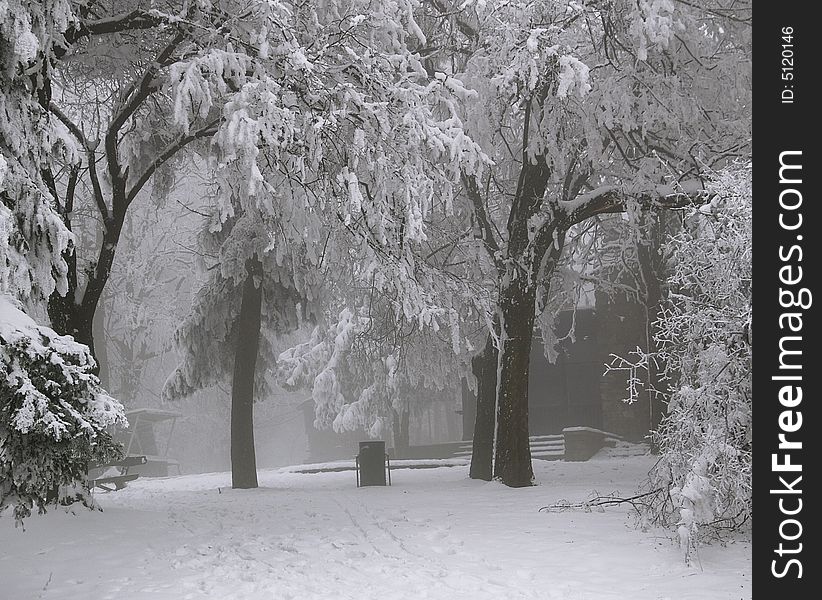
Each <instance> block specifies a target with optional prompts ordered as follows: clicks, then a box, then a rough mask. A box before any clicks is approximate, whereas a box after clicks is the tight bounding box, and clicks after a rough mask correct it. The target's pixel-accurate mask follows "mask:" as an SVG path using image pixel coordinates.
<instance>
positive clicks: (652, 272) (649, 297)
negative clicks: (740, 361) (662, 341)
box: [637, 212, 668, 454]
mask: <svg viewBox="0 0 822 600" xmlns="http://www.w3.org/2000/svg"><path fill="white" fill-rule="evenodd" d="M641 219H642V221H641V224H642V225H643V226H644V227H643V230H644V233H645V235H644V238H643V239H640V240H639V243H638V244H637V262H638V263H639V273H640V284H641V287H642V290H641V293H642V296H643V297H642V303H643V308H644V311H645V344H646V352H647V353H648V354H649V355H651V356H652V357H654V359H653V360H649V361H648V369H647V381H646V382H645V387H646V391H647V393H648V428H649V431H651V432H654V431H657V430H658V429H659V426H660V424H661V423H662V419H663V417H664V416H665V413H666V412H667V408H668V407H667V403H666V400H665V394H664V390H665V387H666V386H665V384H664V382H662V381H661V379H660V376H661V373H662V372H663V371H664V368H665V366H664V365H663V364H660V363H659V357H658V356H657V345H656V341H655V339H654V336H655V333H656V320H657V316H658V314H659V310H660V306H661V304H662V300H663V298H664V290H663V287H662V284H661V282H662V281H663V279H664V268H665V267H664V264H663V260H662V256H661V255H660V252H659V246H660V237H661V235H662V230H663V218H662V215H660V214H658V213H656V212H646V213H643V214H642V216H641ZM659 450H660V449H659V446H658V443H657V439H656V436H655V435H651V453H652V454H659Z"/></svg>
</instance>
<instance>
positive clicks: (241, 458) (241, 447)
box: [231, 259, 263, 489]
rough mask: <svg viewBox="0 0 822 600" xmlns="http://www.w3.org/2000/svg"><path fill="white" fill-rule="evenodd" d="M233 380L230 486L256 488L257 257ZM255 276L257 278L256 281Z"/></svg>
mask: <svg viewBox="0 0 822 600" xmlns="http://www.w3.org/2000/svg"><path fill="white" fill-rule="evenodd" d="M246 270H247V271H248V276H247V277H246V280H245V283H244V284H243V300H242V304H241V306H240V316H239V327H238V336H237V350H236V352H235V354H234V380H233V382H232V386H231V487H233V488H235V489H236V488H240V489H247V488H255V487H257V456H256V454H255V451H254V373H255V371H256V367H257V353H258V349H259V344H260V324H261V320H262V319H261V308H262V297H263V289H262V282H261V281H259V278H260V277H262V266H261V265H260V263H259V261H257V260H256V259H252V260H249V261H248V263H247V264H246ZM255 277H256V278H257V279H258V281H256V282H255V281H254V279H255Z"/></svg>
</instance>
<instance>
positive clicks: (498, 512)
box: [0, 456, 751, 600]
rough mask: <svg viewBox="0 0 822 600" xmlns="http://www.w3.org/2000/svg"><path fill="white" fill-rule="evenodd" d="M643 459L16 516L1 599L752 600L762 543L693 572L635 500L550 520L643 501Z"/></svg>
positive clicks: (299, 477)
mask: <svg viewBox="0 0 822 600" xmlns="http://www.w3.org/2000/svg"><path fill="white" fill-rule="evenodd" d="M651 461H652V459H651V458H650V457H645V456H634V457H622V458H618V457H610V458H603V457H599V458H597V457H595V458H594V459H593V460H591V461H589V462H585V463H565V462H544V461H535V464H534V468H535V471H536V475H537V480H538V482H539V484H540V485H538V486H534V487H531V488H525V489H508V488H505V487H504V486H502V485H501V484H498V483H494V482H492V483H486V482H478V481H472V480H470V479H468V472H467V467H465V466H451V467H441V468H429V469H419V470H410V469H401V470H395V471H394V472H393V473H392V475H393V486H392V487H367V488H359V489H357V488H356V487H355V480H354V473H353V472H350V471H344V472H329V473H313V474H304V473H293V472H288V470H285V469H284V470H269V471H261V472H260V485H261V487H260V488H259V489H255V490H232V489H230V476H229V475H228V474H226V473H216V474H205V475H190V476H182V477H171V478H165V479H147V478H145V479H140V480H137V481H135V482H133V483H131V484H129V485H128V487H127V488H125V489H123V490H121V491H119V492H114V493H108V494H98V496H97V497H98V499H99V503H100V504H101V505H102V507H103V508H104V512H102V513H99V512H89V511H86V510H82V509H78V511H77V513H76V514H75V515H72V514H66V513H65V512H62V511H59V510H54V511H50V512H49V514H47V515H45V516H44V517H32V518H31V519H30V520H28V521H27V523H26V530H25V531H22V530H21V529H19V528H17V529H15V527H14V524H13V522H12V521H11V519H10V518H9V515H4V516H3V517H2V518H0V599H2V600H29V599H31V600H35V599H40V598H43V599H48V598H55V599H58V598H59V599H60V600H72V599H78V600H79V599H82V600H106V599H117V600H142V599H146V600H182V599H192V600H194V599H205V598H208V599H214V600H218V599H219V600H246V599H247V600H257V599H261V600H262V599H267V600H286V599H292V600H312V599H349V598H350V599H352V600H353V599H356V600H372V599H373V600H377V599H379V600H392V599H414V600H416V599H422V598H429V599H438V600H457V599H466V600H468V599H470V600H484V599H494V600H509V599H510V600H514V599H519V598H529V599H539V600H554V599H556V600H583V599H585V600H609V599H614V600H643V599H649V600H662V599H670V600H674V599H675V600H689V599H692V600H711V599H716V600H720V599H721V600H736V599H747V598H750V597H751V560H750V541H749V539H748V540H737V541H735V542H733V543H730V544H728V545H727V546H726V547H721V546H719V545H713V546H703V547H701V548H700V550H699V555H698V559H699V564H695V565H694V566H690V567H689V566H686V565H685V564H684V561H683V558H682V554H681V552H680V550H679V548H678V547H677V546H676V545H675V544H674V543H673V542H672V541H671V539H670V538H669V537H668V535H667V533H666V532H662V531H651V532H642V531H640V530H638V529H636V528H634V526H633V520H632V519H631V518H630V516H629V511H628V509H627V508H625V507H617V508H609V509H607V510H605V511H604V512H587V513H586V512H553V513H546V512H538V509H539V508H540V507H541V506H545V505H548V504H552V503H554V502H557V501H559V500H568V501H578V500H583V499H586V498H587V497H588V496H589V494H590V493H591V492H592V491H594V490H595V491H597V492H599V493H601V494H605V493H609V492H613V491H619V492H621V493H622V494H623V495H626V496H627V495H631V494H632V493H633V492H634V490H635V486H636V484H637V482H638V481H639V480H640V479H641V478H642V477H643V475H644V473H645V472H646V471H647V469H648V468H649V467H650V465H651V464H652V463H651Z"/></svg>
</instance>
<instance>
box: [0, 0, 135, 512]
mask: <svg viewBox="0 0 822 600" xmlns="http://www.w3.org/2000/svg"><path fill="white" fill-rule="evenodd" d="M73 23H74V17H73V15H72V8H71V3H70V2H66V1H62V0H57V1H48V2H39V3H21V2H15V1H11V2H6V1H3V2H0V114H2V115H3V118H2V119H0V511H4V510H5V509H6V508H10V507H11V508H13V512H14V516H15V518H16V519H17V520H18V521H22V519H24V518H25V517H27V516H28V515H30V514H31V511H32V509H33V508H35V507H36V508H37V509H38V510H39V511H40V512H43V511H44V510H45V507H46V505H47V504H49V503H54V502H58V501H61V500H66V501H68V500H69V499H68V498H67V497H63V498H61V491H60V490H62V491H63V492H64V491H65V490H64V489H63V487H64V486H66V487H70V488H72V495H73V496H74V498H72V499H73V500H80V501H82V502H83V503H84V504H86V505H88V506H90V505H91V497H90V495H89V493H88V490H87V489H85V487H84V486H83V481H84V479H85V477H86V470H87V466H88V462H89V461H92V460H94V461H106V460H108V459H111V458H114V457H117V456H118V455H119V452H120V447H119V446H118V445H116V444H115V443H114V442H113V441H112V439H111V437H110V435H109V433H108V432H107V431H106V429H107V428H108V427H109V426H112V425H117V424H123V423H124V421H125V418H124V416H123V407H122V406H121V405H120V404H119V403H118V402H117V401H115V400H113V399H112V398H110V397H109V396H108V395H107V394H106V393H105V392H104V391H103V390H102V389H101V388H100V382H99V380H98V379H97V378H96V376H95V375H94V374H93V370H94V369H95V366H96V365H95V362H94V359H93V358H92V356H91V355H90V354H89V350H88V348H87V347H86V346H84V345H82V344H78V343H76V342H75V341H74V340H73V339H72V338H71V337H66V336H60V335H58V334H57V333H55V332H54V331H53V330H51V329H49V328H47V327H41V326H38V325H37V324H36V323H35V322H34V321H33V320H32V319H31V318H30V317H29V316H28V315H27V314H26V313H25V312H23V310H22V309H23V304H20V302H21V301H22V302H24V303H25V305H26V307H27V309H28V310H33V311H34V312H37V309H38V306H39V304H40V303H41V302H43V301H44V300H45V299H46V298H48V297H49V295H51V294H52V293H54V292H56V293H58V294H65V293H66V292H67V291H68V290H69V288H70V284H71V272H70V269H69V268H68V265H67V263H66V261H65V260H64V258H65V256H67V255H68V254H69V253H70V251H71V250H72V246H73V243H74V236H73V235H72V233H71V231H70V230H69V228H68V227H67V220H66V217H67V214H66V212H65V211H66V210H67V211H69V212H70V211H71V206H70V205H68V206H66V205H64V206H62V207H61V206H58V205H56V204H55V203H54V191H55V189H56V188H55V183H54V180H53V178H52V177H51V176H50V169H51V167H52V166H53V165H54V164H62V165H64V166H65V168H66V171H67V172H68V173H69V175H68V181H69V184H68V185H69V186H72V185H75V184H76V169H77V165H78V162H77V160H78V157H77V155H76V152H75V148H74V144H73V142H72V140H71V136H70V134H69V132H68V131H67V129H66V128H65V126H64V125H63V124H61V123H60V122H59V121H56V120H54V119H52V118H50V117H49V114H48V111H47V110H46V104H47V97H48V95H49V94H50V86H49V81H48V78H43V77H41V75H42V74H43V72H44V69H46V70H47V68H48V66H47V65H48V60H47V59H46V56H50V55H51V50H52V48H51V45H52V44H53V40H54V39H56V38H59V37H60V36H61V35H62V34H63V32H65V31H67V30H68V29H69V28H70V27H71V26H72V24H73ZM72 173H74V174H73V175H72Z"/></svg>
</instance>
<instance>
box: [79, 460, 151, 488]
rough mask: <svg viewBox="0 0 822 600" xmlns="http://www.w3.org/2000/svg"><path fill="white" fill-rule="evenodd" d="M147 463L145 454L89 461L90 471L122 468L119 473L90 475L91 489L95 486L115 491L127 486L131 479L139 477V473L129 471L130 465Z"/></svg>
mask: <svg viewBox="0 0 822 600" xmlns="http://www.w3.org/2000/svg"><path fill="white" fill-rule="evenodd" d="M144 464H146V457H145V456H126V457H125V458H123V459H121V460H115V461H112V462H110V463H105V464H100V463H89V467H88V471H89V473H90V472H91V471H95V470H100V471H102V472H103V473H105V470H107V469H110V468H112V467H113V468H115V469H118V468H119V469H121V471H120V474H119V475H102V476H101V477H89V480H88V484H89V487H90V489H94V488H95V487H98V488H100V489H101V490H104V491H106V492H115V491H117V490H121V489H123V488H124V487H126V484H127V483H128V482H129V481H134V480H135V479H137V478H138V477H139V476H140V474H139V473H129V472H128V470H129V467H136V466H138V465H144Z"/></svg>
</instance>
